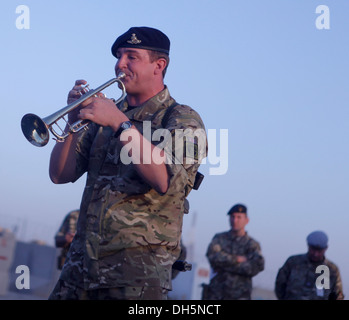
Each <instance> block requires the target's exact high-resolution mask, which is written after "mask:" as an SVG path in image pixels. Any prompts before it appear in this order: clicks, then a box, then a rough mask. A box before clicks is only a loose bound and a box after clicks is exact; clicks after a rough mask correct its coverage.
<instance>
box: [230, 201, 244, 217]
mask: <svg viewBox="0 0 349 320" xmlns="http://www.w3.org/2000/svg"><path fill="white" fill-rule="evenodd" d="M234 212H237V213H245V214H247V208H246V206H244V205H243V204H240V203H238V204H236V205H234V206H232V208H231V209H230V210H229V211H228V215H229V216H230V215H231V214H232V213H234Z"/></svg>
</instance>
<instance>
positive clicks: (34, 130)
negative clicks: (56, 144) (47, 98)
mask: <svg viewBox="0 0 349 320" xmlns="http://www.w3.org/2000/svg"><path fill="white" fill-rule="evenodd" d="M21 127H22V132H23V134H24V136H25V137H26V139H27V140H28V141H29V142H30V143H31V144H32V145H34V146H36V147H43V146H45V145H46V144H47V143H48V141H49V136H50V134H49V131H48V129H47V126H46V124H45V122H44V121H43V120H42V119H41V118H40V117H39V116H37V115H35V114H32V113H28V114H26V115H24V116H23V118H22V121H21Z"/></svg>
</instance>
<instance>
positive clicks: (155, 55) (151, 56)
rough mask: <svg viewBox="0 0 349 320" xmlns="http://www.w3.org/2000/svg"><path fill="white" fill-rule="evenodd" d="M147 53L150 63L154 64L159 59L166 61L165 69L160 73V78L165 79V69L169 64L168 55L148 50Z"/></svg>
mask: <svg viewBox="0 0 349 320" xmlns="http://www.w3.org/2000/svg"><path fill="white" fill-rule="evenodd" d="M148 52H149V59H150V62H154V61H156V60H159V59H165V60H166V67H165V68H164V70H163V72H162V77H163V78H165V74H166V71H167V67H168V65H169V64H170V57H169V55H168V54H166V53H164V52H160V51H154V50H148Z"/></svg>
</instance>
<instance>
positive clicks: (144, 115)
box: [121, 86, 172, 121]
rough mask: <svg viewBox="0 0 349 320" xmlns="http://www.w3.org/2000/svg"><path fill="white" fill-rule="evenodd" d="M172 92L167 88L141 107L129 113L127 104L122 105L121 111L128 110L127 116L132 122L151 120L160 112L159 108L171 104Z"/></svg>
mask: <svg viewBox="0 0 349 320" xmlns="http://www.w3.org/2000/svg"><path fill="white" fill-rule="evenodd" d="M171 100H172V99H171V96H170V92H169V90H168V89H167V87H166V86H165V88H164V90H162V91H161V92H159V93H158V94H157V95H155V96H154V97H152V98H150V99H149V100H148V101H146V102H144V103H143V104H142V105H141V106H139V107H137V108H134V109H133V110H130V111H129V112H128V111H127V102H126V100H125V102H124V103H123V105H122V108H121V110H126V112H125V113H126V115H127V116H128V118H129V119H130V120H136V121H145V120H151V119H152V117H153V116H154V114H155V113H156V112H157V111H159V107H161V106H163V107H164V108H166V107H168V106H169V105H170V104H171Z"/></svg>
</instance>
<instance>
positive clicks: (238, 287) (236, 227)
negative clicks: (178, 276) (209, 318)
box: [202, 204, 264, 300]
mask: <svg viewBox="0 0 349 320" xmlns="http://www.w3.org/2000/svg"><path fill="white" fill-rule="evenodd" d="M228 215H229V220H230V225H231V230H229V231H226V232H223V233H218V234H216V235H215V236H214V237H213V239H212V241H211V243H210V244H209V246H208V249H207V253H206V256H207V258H208V261H209V263H210V265H211V269H212V270H213V271H214V273H215V274H214V276H213V278H212V279H211V281H210V283H209V285H204V287H203V295H202V299H203V300H250V299H251V292H252V277H254V276H255V275H257V274H258V273H259V272H261V271H263V270H264V258H263V256H262V254H261V247H260V245H259V243H258V242H257V241H256V240H254V239H253V238H251V237H250V236H249V235H248V234H247V232H246V230H245V227H246V225H247V224H248V222H249V218H248V216H247V207H246V206H245V205H242V204H236V205H234V206H233V207H232V208H231V209H230V210H229V212H228Z"/></svg>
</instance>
